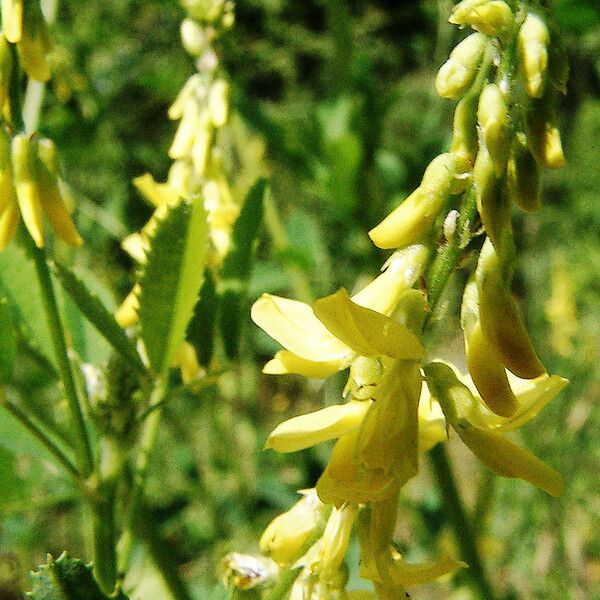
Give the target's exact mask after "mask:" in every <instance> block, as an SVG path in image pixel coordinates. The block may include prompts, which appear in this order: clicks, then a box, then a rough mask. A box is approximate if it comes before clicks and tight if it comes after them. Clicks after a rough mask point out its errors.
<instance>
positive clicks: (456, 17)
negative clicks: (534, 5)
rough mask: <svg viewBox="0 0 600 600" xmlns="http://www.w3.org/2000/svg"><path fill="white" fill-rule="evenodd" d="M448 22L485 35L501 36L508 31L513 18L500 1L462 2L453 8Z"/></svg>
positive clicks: (507, 8) (472, 0)
mask: <svg viewBox="0 0 600 600" xmlns="http://www.w3.org/2000/svg"><path fill="white" fill-rule="evenodd" d="M449 21H450V23H453V24H454V25H469V26H470V27H472V28H473V29H476V30H477V31H481V33H485V35H490V36H501V35H503V34H504V33H506V32H507V31H508V29H509V28H510V26H511V25H512V23H513V21H514V17H513V13H512V11H511V10H510V7H509V6H508V4H506V2H503V1H502V0H463V1H462V2H459V3H458V4H457V5H456V6H455V7H454V10H453V11H452V14H451V15H450V19H449Z"/></svg>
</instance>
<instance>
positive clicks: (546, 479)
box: [455, 421, 564, 496]
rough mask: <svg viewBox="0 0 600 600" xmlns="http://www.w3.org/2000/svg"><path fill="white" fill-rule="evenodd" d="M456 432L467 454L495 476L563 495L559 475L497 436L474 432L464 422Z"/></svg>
mask: <svg viewBox="0 0 600 600" xmlns="http://www.w3.org/2000/svg"><path fill="white" fill-rule="evenodd" d="M455 429H456V432H457V433H458V435H459V436H460V438H461V439H462V441H463V442H464V443H465V445H466V446H467V447H468V448H469V450H471V452H473V454H475V456H477V458H479V460H481V462H483V464H484V465H486V466H487V467H488V468H489V469H491V470H492V471H494V473H497V474H498V475H502V476H504V477H517V478H520V479H524V480H525V481H528V482H529V483H531V484H533V485H535V486H536V487H538V488H540V489H541V490H544V491H545V492H547V493H548V494H550V495H551V496H560V495H561V494H562V493H563V491H564V481H563V478H562V475H561V474H560V473H559V472H558V471H557V470H556V469H553V468H552V467H550V466H549V465H547V464H546V463H544V462H543V461H541V460H540V459H539V458H538V457H537V456H535V455H534V454H532V453H531V452H529V451H528V450H525V449H524V448H521V447H520V446H517V445H516V444H514V443H513V442H511V441H510V440H508V439H507V438H505V437H503V436H501V435H499V434H497V433H494V432H492V431H484V430H482V429H477V428H476V427H472V426H470V425H469V424H467V423H466V422H464V421H463V422H462V423H459V424H457V426H456V427H455Z"/></svg>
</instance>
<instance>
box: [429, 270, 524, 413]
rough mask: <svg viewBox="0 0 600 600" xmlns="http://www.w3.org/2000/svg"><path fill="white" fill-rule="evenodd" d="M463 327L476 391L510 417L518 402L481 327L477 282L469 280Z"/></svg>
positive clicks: (468, 360)
mask: <svg viewBox="0 0 600 600" xmlns="http://www.w3.org/2000/svg"><path fill="white" fill-rule="evenodd" d="M461 326H462V328H463V332H464V336H465V350H466V356H467V366H468V368H469V373H470V374H471V378H472V379H473V383H474V384H475V387H476V388H477V391H478V392H479V394H480V395H481V398H482V400H483V401H484V402H485V403H486V405H487V406H488V407H489V408H490V410H491V411H492V412H494V413H496V414H497V415H500V416H502V417H511V416H512V415H514V414H515V412H516V410H517V408H518V402H517V399H516V397H515V395H514V394H513V391H512V389H511V387H510V383H509V381H508V377H507V375H506V370H505V368H504V365H503V364H502V363H501V360H500V356H499V355H498V353H497V352H496V350H495V349H494V347H493V346H492V344H490V342H489V341H488V339H487V338H486V337H485V335H484V333H483V331H482V329H481V323H480V320H479V294H478V291H477V284H476V283H475V281H471V282H469V283H468V284H467V286H466V287H465V292H464V295H463V302H462V308H461ZM440 402H441V400H440ZM446 414H447V413H446Z"/></svg>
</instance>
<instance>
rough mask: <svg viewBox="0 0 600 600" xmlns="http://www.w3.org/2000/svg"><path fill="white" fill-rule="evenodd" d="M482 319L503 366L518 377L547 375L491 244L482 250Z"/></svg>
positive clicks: (479, 278)
mask: <svg viewBox="0 0 600 600" xmlns="http://www.w3.org/2000/svg"><path fill="white" fill-rule="evenodd" d="M475 277H476V281H477V291H478V293H479V316H480V318H481V329H482V330H483V333H484V334H485V337H486V338H487V339H488V340H489V342H490V344H491V345H492V346H493V347H494V349H495V350H496V352H497V353H498V355H499V357H500V360H501V362H502V364H503V365H504V366H505V367H506V368H507V369H508V370H509V371H511V372H512V373H514V374H515V375H516V376H517V377H522V378H523V379H533V378H534V377H538V376H540V375H542V374H543V373H545V372H546V370H545V369H544V365H542V363H541V362H540V360H539V358H538V357H537V354H536V352H535V349H534V348H533V344H532V343H531V340H530V339H529V335H528V334H527V330H526V329H525V325H524V323H523V320H522V318H521V315H520V312H519V307H518V306H517V303H516V302H515V299H514V298H513V296H512V294H511V292H510V290H509V289H508V287H507V285H506V281H505V274H504V273H503V271H502V266H501V263H500V259H499V258H498V255H497V253H496V251H495V250H494V246H493V245H492V243H491V241H490V240H489V239H487V240H486V241H485V243H484V244H483V247H482V249H481V254H480V255H479V261H478V263H477V271H476V275H475Z"/></svg>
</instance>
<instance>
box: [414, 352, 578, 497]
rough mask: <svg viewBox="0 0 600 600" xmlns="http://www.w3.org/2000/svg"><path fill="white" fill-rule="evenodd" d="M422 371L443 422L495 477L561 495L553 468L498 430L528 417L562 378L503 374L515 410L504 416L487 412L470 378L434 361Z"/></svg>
mask: <svg viewBox="0 0 600 600" xmlns="http://www.w3.org/2000/svg"><path fill="white" fill-rule="evenodd" d="M424 371H425V374H426V378H427V386H428V388H429V391H430V393H431V395H432V396H433V397H435V399H436V400H437V401H438V402H439V404H440V405H441V406H442V408H443V410H444V414H445V416H446V419H447V422H448V424H449V425H451V426H452V428H453V429H454V430H455V431H456V433H457V434H458V435H459V437H460V438H461V440H462V441H463V442H464V444H465V445H466V446H467V447H468V448H469V449H470V450H471V451H472V452H473V454H475V455H476V456H477V458H479V460H481V462H483V463H484V464H485V465H486V466H487V467H488V468H490V469H491V470H492V471H494V472H495V473H497V474H498V475H502V476H504V477H516V478H520V479H524V480H525V481H528V482H529V483H531V484H533V485H535V486H536V487H538V488H540V489H542V490H544V491H546V492H547V493H548V494H550V495H552V496H559V495H560V494H562V492H563V488H564V483H563V479H562V476H561V475H560V473H559V472H558V471H556V470H555V469H553V468H552V467H550V466H548V465H547V464H545V463H544V462H543V461H541V460H540V459H539V458H537V457H536V456H535V455H533V454H532V453H530V452H529V451H527V450H525V449H524V448H521V447H520V446H517V445H516V444H514V443H513V442H512V441H510V440H509V439H508V438H506V437H504V436H503V435H501V434H502V433H504V432H507V431H511V430H514V429H516V428H518V427H520V426H521V425H523V424H525V423H527V422H528V421H530V420H531V419H533V418H534V417H535V416H536V415H537V414H538V413H539V412H540V411H541V410H542V409H543V408H544V406H546V404H547V403H548V402H550V400H552V398H554V397H555V396H556V395H557V394H558V393H559V392H560V391H561V390H562V389H563V388H564V387H565V385H566V384H567V381H566V380H565V379H563V378H561V377H558V376H556V375H547V374H544V375H541V376H540V377H537V378H536V379H531V380H527V379H519V378H518V377H515V376H513V375H509V378H510V382H511V384H512V389H513V392H514V394H515V397H516V399H517V410H516V412H515V413H514V414H513V415H512V416H511V417H508V418H506V417H501V416H498V415H496V414H494V413H493V412H491V411H490V410H489V409H488V408H487V407H486V406H485V404H484V403H483V401H482V400H481V398H479V397H477V395H476V388H475V386H474V385H473V383H472V381H470V378H467V377H461V376H460V373H458V372H457V371H456V370H455V369H454V368H453V367H451V366H450V365H447V364H445V363H441V362H434V363H430V364H428V365H426V366H425V367H424Z"/></svg>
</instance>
